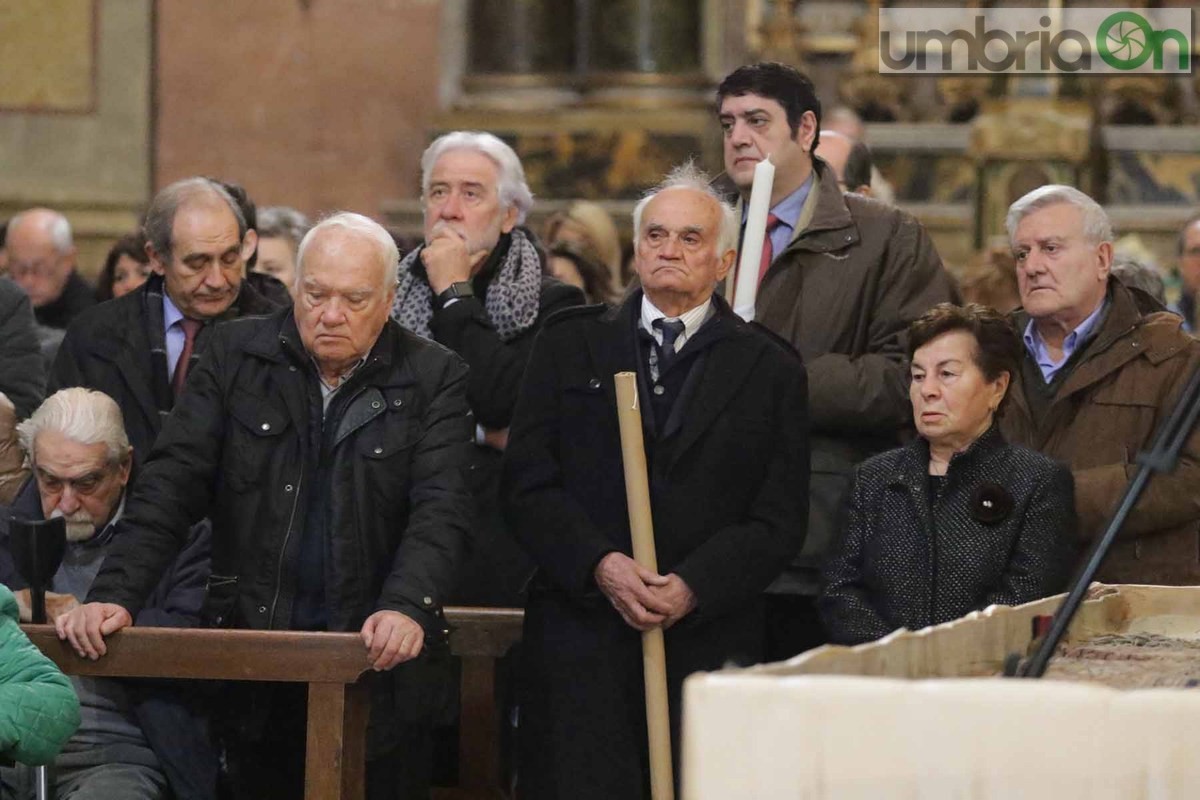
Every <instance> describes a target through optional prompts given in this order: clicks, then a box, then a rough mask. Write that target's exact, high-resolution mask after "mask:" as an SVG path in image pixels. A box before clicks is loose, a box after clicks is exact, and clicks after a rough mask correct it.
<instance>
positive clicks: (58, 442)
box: [33, 430, 132, 542]
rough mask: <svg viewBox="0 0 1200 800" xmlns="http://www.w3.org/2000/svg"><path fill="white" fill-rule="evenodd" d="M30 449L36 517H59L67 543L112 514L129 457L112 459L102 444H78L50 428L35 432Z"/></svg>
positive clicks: (87, 533) (93, 530) (126, 475)
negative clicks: (63, 522) (38, 513)
mask: <svg viewBox="0 0 1200 800" xmlns="http://www.w3.org/2000/svg"><path fill="white" fill-rule="evenodd" d="M33 449H34V454H33V463H34V476H35V477H36V479H37V485H38V493H39V494H40V495H41V498H42V515H43V516H44V517H45V518H46V519H51V518H53V517H63V518H64V519H65V520H66V522H67V539H68V540H69V541H72V542H78V541H83V540H85V539H90V538H91V537H92V536H93V535H95V533H96V531H97V530H98V529H101V528H103V527H104V526H105V525H107V524H108V522H109V521H110V520H111V519H112V517H113V514H114V513H115V512H116V510H117V505H118V504H119V503H120V501H121V493H122V492H123V491H124V489H125V484H126V483H128V482H129V470H130V466H131V464H132V457H131V456H130V455H129V454H128V453H127V454H126V455H125V457H124V458H123V459H121V460H120V461H118V462H116V463H114V462H112V461H111V460H110V459H109V457H108V456H109V454H108V447H107V445H105V444H103V443H99V444H81V443H79V442H77V441H75V440H74V439H69V438H67V437H66V436H64V435H63V434H61V433H59V432H58V431H52V430H44V431H42V432H40V433H39V434H38V435H37V438H36V439H35V441H34V448H33Z"/></svg>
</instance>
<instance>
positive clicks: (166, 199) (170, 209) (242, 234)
mask: <svg viewBox="0 0 1200 800" xmlns="http://www.w3.org/2000/svg"><path fill="white" fill-rule="evenodd" d="M205 194H208V195H213V196H216V197H218V198H220V199H221V200H223V201H224V202H225V205H227V206H228V207H229V210H230V211H231V212H232V213H233V218H234V219H236V220H237V226H238V241H239V242H240V241H243V240H244V239H245V238H246V217H245V216H244V215H243V214H242V210H241V209H240V208H238V204H237V201H235V200H234V199H233V196H232V195H230V194H229V192H228V191H226V190H225V187H224V186H222V185H221V184H219V183H217V182H216V181H214V180H210V179H208V178H184V179H183V180H181V181H175V182H174V183H172V184H171V185H170V186H167V187H166V188H165V189H163V190H162V191H160V192H159V193H158V194H156V195H154V199H153V200H151V201H150V207H149V208H147V209H146V219H145V221H144V222H143V223H142V232H143V233H144V234H145V235H146V241H147V242H149V243H150V246H151V247H153V248H154V253H155V255H157V256H158V257H159V258H160V259H162V260H163V261H164V262H166V261H169V260H170V259H171V251H172V248H173V246H174V242H172V241H171V233H172V230H173V229H174V227H175V214H176V213H177V212H178V211H179V207H180V206H181V205H183V204H184V203H186V202H187V201H188V200H191V199H192V198H193V197H198V196H200V195H205Z"/></svg>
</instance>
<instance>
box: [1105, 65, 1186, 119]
mask: <svg viewBox="0 0 1200 800" xmlns="http://www.w3.org/2000/svg"><path fill="white" fill-rule="evenodd" d="M1171 88H1172V87H1171V85H1170V83H1169V82H1168V79H1167V78H1166V77H1164V76H1152V75H1112V76H1106V77H1105V78H1104V80H1103V81H1101V82H1100V84H1099V89H1100V97H1099V98H1098V108H1099V111H1100V118H1101V119H1102V120H1103V121H1104V122H1106V123H1107V124H1109V125H1167V124H1170V123H1172V122H1175V121H1176V120H1175V116H1176V115H1175V110H1174V106H1175V105H1176V104H1174V103H1170V102H1168V101H1169V98H1170V94H1171Z"/></svg>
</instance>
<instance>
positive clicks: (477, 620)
mask: <svg viewBox="0 0 1200 800" xmlns="http://www.w3.org/2000/svg"><path fill="white" fill-rule="evenodd" d="M524 617H525V612H523V611H522V610H521V609H519V608H470V607H461V608H454V607H450V608H447V609H446V621H447V622H448V623H449V625H450V651H451V652H452V653H453V654H454V655H456V656H458V657H459V658H461V659H462V683H461V685H460V687H459V697H460V704H461V708H462V711H461V716H460V718H459V733H458V787H457V788H454V789H437V790H435V791H434V797H435V798H436V800H485V798H486V799H487V800H492V798H497V797H507V796H508V794H507V791H506V788H502V785H501V776H500V729H499V725H500V722H499V719H500V718H499V715H498V711H497V708H496V678H495V675H496V672H495V670H496V659H498V658H500V657H502V656H503V655H504V654H505V653H507V652H508V651H509V649H510V648H511V647H512V646H513V645H514V644H515V643H517V642H518V641H520V639H521V623H522V621H523V619H524Z"/></svg>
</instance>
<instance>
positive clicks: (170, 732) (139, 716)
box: [0, 387, 217, 800]
mask: <svg viewBox="0 0 1200 800" xmlns="http://www.w3.org/2000/svg"><path fill="white" fill-rule="evenodd" d="M18 434H19V436H20V440H21V445H22V447H23V448H24V449H25V452H26V453H28V454H29V462H30V466H31V467H32V469H33V476H32V477H31V478H30V479H29V480H28V481H27V482H26V483H25V485H24V486H23V487H22V489H21V491H20V492H19V493H18V495H17V498H16V500H15V501H14V503H13V505H12V507H11V508H9V509H7V513H3V514H0V519H2V522H0V582H2V583H4V584H5V585H7V586H8V587H9V588H10V589H12V590H13V593H14V594H15V595H16V597H17V603H18V606H19V607H20V609H21V616H22V618H23V619H25V620H26V621H28V619H29V605H30V598H29V589H28V588H27V587H28V583H27V581H26V576H23V575H21V574H20V573H19V572H18V571H17V568H16V565H14V563H13V560H12V557H11V555H10V551H9V546H8V545H9V542H8V525H9V519H10V517H12V518H17V519H27V520H41V519H49V518H52V517H62V518H64V519H65V520H66V531H67V548H66V553H65V555H64V556H63V560H62V565H61V566H60V567H59V568H58V571H57V572H56V573H55V574H54V576H53V579H52V582H51V584H50V586H49V592H48V593H47V598H46V610H47V615H48V616H49V617H51V618H52V619H53V618H55V617H57V616H59V615H61V614H64V613H66V612H67V611H69V610H70V609H72V608H76V607H78V600H77V598H83V597H85V596H86V595H87V593H88V591H89V589H90V588H91V586H92V583H93V581H94V579H95V577H96V574H97V572H98V571H99V570H100V565H101V563H102V562H103V561H104V559H105V557H106V556H107V554H108V553H109V552H110V551H111V550H112V547H113V543H114V539H115V526H116V524H117V522H118V520H119V519H120V517H121V516H122V509H123V508H124V507H125V488H126V486H127V485H128V483H129V478H130V472H131V469H132V465H133V459H132V453H131V450H130V446H129V438H128V437H127V436H126V435H125V429H124V427H123V425H122V422H121V410H120V409H119V408H118V407H117V404H116V403H115V402H113V400H112V398H110V397H108V396H107V395H104V394H102V393H100V392H96V391H92V390H90V389H82V388H78V387H77V388H72V389H63V390H62V391H60V392H57V393H55V394H53V395H51V396H50V397H48V398H47V399H46V401H45V402H44V403H42V405H41V406H40V407H39V408H38V409H37V411H35V412H34V413H33V415H32V416H30V417H29V419H27V420H25V421H24V422H22V423H21V424H20V425H19V426H18ZM184 532H185V538H186V540H187V544H186V546H185V547H184V548H183V550H182V551H181V552H180V554H179V556H178V557H177V558H176V559H175V560H174V562H173V563H169V564H167V565H166V569H165V570H164V571H163V572H161V573H160V576H161V577H160V579H158V580H156V581H155V584H156V585H157V588H155V587H154V586H152V587H151V588H152V589H154V593H153V595H152V597H151V598H150V599H149V601H148V602H147V604H146V606H145V607H144V608H143V609H142V610H141V612H140V613H139V615H138V624H140V625H155V626H164V625H168V626H174V627H187V626H194V625H197V624H198V623H199V614H200V605H201V602H202V601H203V598H204V586H205V580H206V578H207V576H208V545H209V529H208V526H207V525H197V526H196V527H195V528H193V529H192V530H191V531H190V533H189V532H188V529H187V528H185V529H184ZM72 682H73V683H74V685H75V690H76V692H77V693H78V695H79V701H80V704H81V706H82V708H83V715H82V719H83V721H82V723H81V725H80V727H79V729H78V730H77V731H76V732H75V734H74V735H73V736H72V737H71V739H70V741H68V742H67V745H66V747H65V748H64V749H63V751H62V753H61V754H60V755H59V757H58V758H57V759H56V760H55V762H54V769H53V775H54V778H55V783H54V787H55V793H54V796H56V797H85V796H86V797H122V798H126V797H128V798H146V799H147V800H150V799H152V798H162V797H167V796H169V794H170V792H169V790H168V785H170V786H171V787H172V788H173V789H174V790H175V792H176V793H177V794H178V796H181V797H191V796H197V795H196V794H195V793H194V792H189V791H187V790H186V789H188V788H194V787H197V786H205V785H206V786H207V787H209V788H210V790H212V791H215V789H216V775H217V758H216V754H215V751H213V750H212V749H211V748H210V747H209V746H208V743H207V739H206V738H205V736H204V727H203V724H202V722H200V721H199V719H198V715H197V714H196V713H195V711H194V710H193V709H192V708H191V706H190V705H189V704H188V700H187V698H186V697H185V696H183V695H180V694H176V693H174V692H172V691H168V690H164V689H162V688H157V687H149V686H145V685H142V684H136V683H128V682H120V681H113V680H106V679H96V678H72ZM0 782H2V783H5V784H7V791H8V792H11V794H10V793H6V792H0V795H3V796H4V797H13V798H24V797H30V798H32V796H33V789H32V786H31V785H29V776H28V774H26V773H20V772H16V771H3V775H0Z"/></svg>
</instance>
